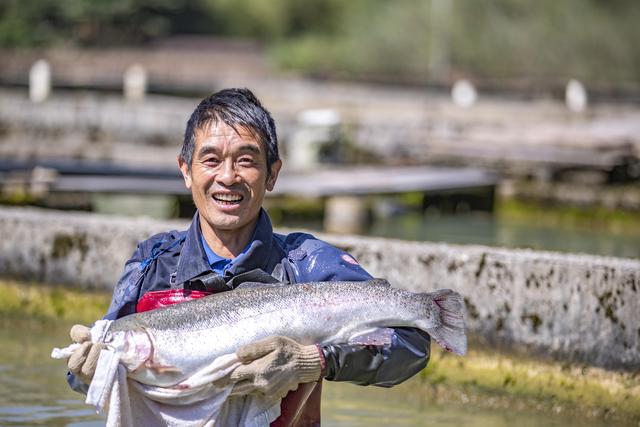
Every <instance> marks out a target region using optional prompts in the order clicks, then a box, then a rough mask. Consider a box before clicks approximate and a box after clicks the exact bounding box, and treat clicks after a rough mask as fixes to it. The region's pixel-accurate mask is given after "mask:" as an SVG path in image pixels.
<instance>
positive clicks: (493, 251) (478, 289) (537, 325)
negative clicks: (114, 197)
mask: <svg viewBox="0 0 640 427" xmlns="http://www.w3.org/2000/svg"><path fill="white" fill-rule="evenodd" d="M186 225H187V223H186V222H184V221H159V220H153V219H147V218H135V219H134V218H123V217H110V216H101V215H95V214H88V213H78V212H59V211H46V210H40V209H35V208H0V233H1V235H2V239H0V277H10V278H19V279H24V280H29V281H36V282H42V283H55V284H66V285H72V286H77V287H81V288H86V289H110V288H111V287H112V286H113V284H114V283H115V282H116V281H117V279H118V277H119V275H120V273H121V271H122V267H123V263H124V262H125V261H126V259H127V258H128V257H129V256H130V254H131V253H132V252H133V250H134V249H135V246H136V244H137V242H138V241H140V240H142V239H145V238H147V237H148V236H150V235H152V234H155V233H158V232H161V231H166V230H169V229H184V228H185V227H186ZM317 235H318V237H320V238H323V239H325V240H327V241H329V242H331V243H332V244H335V245H337V246H339V247H341V248H344V249H346V250H348V251H349V252H351V253H352V254H353V255H354V256H355V257H356V258H357V259H358V260H359V262H360V263H361V264H362V265H363V266H364V267H365V268H366V269H367V270H368V271H369V272H371V274H373V275H374V276H377V277H384V278H387V279H388V280H389V281H390V282H391V283H392V284H393V285H394V286H396V287H400V288H405V289H408V290H412V291H421V292H425V291H432V290H435V289H438V288H452V289H455V290H456V291H458V292H460V293H461V294H462V295H463V296H464V300H465V304H466V321H467V326H468V328H469V330H470V331H471V332H473V333H475V334H478V335H479V336H480V337H482V338H484V339H485V340H487V341H488V342H490V343H496V344H501V345H503V344H507V345H516V346H524V347H525V348H530V349H532V350H536V351H541V352H544V353H546V354H551V355H554V356H558V357H560V358H562V359H563V360H568V361H572V362H581V363H582V362H583V363H588V364H593V365H596V366H602V367H606V368H613V369H623V370H630V371H636V372H637V371H640V261H637V260H629V259H619V258H606V257H599V256H590V255H578V254H560V253H552V252H539V251H532V250H512V249H501V248H490V247H483V246H464V245H449V244H434V243H417V242H406V241H399V240H391V239H380V238H365V237H357V236H339V235H328V234H317Z"/></svg>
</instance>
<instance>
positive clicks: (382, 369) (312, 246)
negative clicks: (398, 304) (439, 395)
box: [294, 240, 431, 387]
mask: <svg viewBox="0 0 640 427" xmlns="http://www.w3.org/2000/svg"><path fill="white" fill-rule="evenodd" d="M318 242H320V241H318V240H315V242H310V241H306V242H305V243H303V244H302V245H301V248H304V249H307V250H306V251H305V252H306V253H305V256H304V257H303V258H302V259H300V260H298V262H296V263H295V267H294V270H295V271H294V273H295V276H296V281H297V282H306V281H336V280H353V281H360V280H369V279H371V278H372V276H371V275H370V274H369V273H368V272H367V271H365V270H364V269H363V268H362V267H361V266H360V265H359V264H358V262H357V261H356V260H355V259H354V258H353V257H352V256H351V255H350V254H348V253H346V252H344V251H342V250H340V249H337V248H335V247H333V246H331V245H328V244H327V243H324V242H321V243H318ZM393 330H394V333H393V335H392V339H391V344H388V345H384V346H374V345H355V344H332V345H325V346H323V347H322V352H323V354H324V358H325V360H326V369H325V373H324V374H325V375H324V376H325V378H326V379H327V380H331V381H348V382H352V383H355V384H360V385H376V386H381V387H391V386H393V385H396V384H399V383H401V382H402V381H404V380H406V379H408V378H409V377H411V376H413V375H415V374H416V373H418V372H420V370H422V369H424V367H425V366H426V365H427V362H428V361H429V357H430V344H431V341H430V338H429V335H428V334H427V333H426V332H423V331H421V330H419V329H415V328H393Z"/></svg>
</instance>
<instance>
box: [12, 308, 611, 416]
mask: <svg viewBox="0 0 640 427" xmlns="http://www.w3.org/2000/svg"><path fill="white" fill-rule="evenodd" d="M68 328H69V325H62V324H60V323H56V322H47V323H43V322H38V321H29V320H19V321H18V320H0V342H2V351H1V352H0V426H77V427H80V426H83V427H88V426H100V425H104V420H103V419H102V418H101V417H100V416H98V415H96V414H95V413H94V412H93V410H92V408H90V407H88V406H87V405H85V404H84V403H83V401H84V399H83V396H81V395H79V394H77V393H75V392H73V391H71V390H69V388H68V387H67V385H66V382H65V380H64V372H65V371H66V366H65V364H64V362H62V361H59V360H52V359H51V358H50V357H49V354H50V353H51V349H52V348H53V347H54V346H58V347H60V346H64V345H66V344H67V341H68V338H67V332H68ZM325 384H326V385H325V392H324V396H323V408H322V417H323V426H389V425H394V426H469V427H502V426H512V425H518V426H525V427H543V426H544V427H547V426H565V425H573V421H574V420H573V419H570V418H566V417H560V416H549V415H540V414H535V413H523V412H522V411H520V412H516V411H512V410H510V409H509V408H503V409H500V410H495V409H492V410H488V409H482V408H477V407H474V406H473V405H461V404H458V405H441V404H440V405H435V404H433V403H431V402H429V400H428V399H427V398H426V397H425V396H424V395H422V394H421V393H420V392H419V390H420V385H419V384H418V383H417V380H416V381H411V380H410V381H408V382H406V383H404V384H402V385H400V386H398V387H395V388H392V389H382V388H376V387H358V386H355V385H351V384H336V383H333V384H332V383H325ZM579 425H581V426H582V427H600V426H604V425H606V424H604V423H598V422H595V421H584V420H580V422H579Z"/></svg>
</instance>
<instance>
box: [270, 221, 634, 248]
mask: <svg viewBox="0 0 640 427" xmlns="http://www.w3.org/2000/svg"><path fill="white" fill-rule="evenodd" d="M282 225H283V226H286V227H287V228H290V229H295V228H296V227H303V228H307V229H310V230H322V223H321V222H320V221H315V222H314V221H308V222H298V223H287V224H282ZM364 234H366V235H369V236H376V237H389V238H395V239H404V240H413V241H430V242H447V243H455V244H477V245H486V246H502V247H508V248H528V249H536V250H549V251H559V252H572V253H587V254H594V255H605V256H616V257H626V258H640V235H633V234H631V235H627V234H612V233H610V232H607V231H604V230H597V229H570V228H563V227H551V226H544V225H538V224H535V223H523V222H515V221H507V220H502V219H498V218H495V217H493V216H491V215H488V214H482V213H469V214H458V215H442V216H439V217H426V218H425V217H423V216H422V215H419V214H413V213H408V214H403V215H399V216H396V217H391V218H377V219H374V221H373V222H372V223H371V224H370V226H369V228H368V229H367V230H366V231H365V232H364Z"/></svg>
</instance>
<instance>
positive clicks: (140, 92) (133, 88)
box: [123, 64, 147, 101]
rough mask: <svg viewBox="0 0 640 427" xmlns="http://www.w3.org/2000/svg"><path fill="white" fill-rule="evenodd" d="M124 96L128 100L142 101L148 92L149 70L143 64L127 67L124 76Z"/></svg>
mask: <svg viewBox="0 0 640 427" xmlns="http://www.w3.org/2000/svg"><path fill="white" fill-rule="evenodd" d="M123 91H124V97H125V99H126V100H128V101H142V100H143V99H144V96H145V94H146V93H147V71H146V70H145V69H144V67H143V66H142V65H139V64H134V65H132V66H130V67H129V68H127V70H126V71H125V72H124V76H123Z"/></svg>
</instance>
